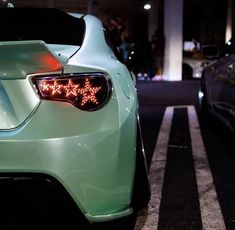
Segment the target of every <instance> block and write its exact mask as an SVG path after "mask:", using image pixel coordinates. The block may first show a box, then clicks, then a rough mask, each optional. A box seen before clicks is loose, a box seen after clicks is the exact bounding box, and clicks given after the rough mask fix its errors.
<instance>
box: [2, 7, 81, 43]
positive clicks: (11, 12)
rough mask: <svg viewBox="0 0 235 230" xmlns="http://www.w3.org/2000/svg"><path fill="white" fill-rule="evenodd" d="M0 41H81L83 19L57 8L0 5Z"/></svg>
mask: <svg viewBox="0 0 235 230" xmlns="http://www.w3.org/2000/svg"><path fill="white" fill-rule="evenodd" d="M0 28H1V29H0V41H24V40H42V41H44V42H46V43H50V44H66V45H78V46H81V45H82V41H83V37H84V33H85V22H84V20H83V19H80V18H75V17H73V16H70V15H68V14H67V13H65V12H63V11H61V10H57V9H35V8H0Z"/></svg>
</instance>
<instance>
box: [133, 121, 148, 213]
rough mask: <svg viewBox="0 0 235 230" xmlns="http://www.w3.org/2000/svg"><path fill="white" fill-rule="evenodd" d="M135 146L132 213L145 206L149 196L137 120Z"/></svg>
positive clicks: (146, 170)
mask: <svg viewBox="0 0 235 230" xmlns="http://www.w3.org/2000/svg"><path fill="white" fill-rule="evenodd" d="M136 145H137V146H136V170H135V179H134V188H133V195H132V206H133V208H134V211H139V210H140V209H142V208H144V207H145V206H147V204H148V202H149V200H150V195H151V191H150V184H149V175H148V169H147V163H146V157H145V151H144V145H143V140H142V134H141V127H140V123H139V119H138V124H137V144H136Z"/></svg>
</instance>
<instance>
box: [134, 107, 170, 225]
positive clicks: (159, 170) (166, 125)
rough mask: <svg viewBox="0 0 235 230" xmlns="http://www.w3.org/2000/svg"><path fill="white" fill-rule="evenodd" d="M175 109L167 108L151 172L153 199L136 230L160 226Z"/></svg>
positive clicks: (137, 222) (139, 220) (143, 211)
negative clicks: (163, 186)
mask: <svg viewBox="0 0 235 230" xmlns="http://www.w3.org/2000/svg"><path fill="white" fill-rule="evenodd" d="M173 112H174V108H173V107H167V108H166V111H165V114H164V117H163V121H162V124H161V127H160V131H159V135H158V138H157V142H156V146H155V149H154V153H153V158H152V162H151V166H150V171H149V178H150V184H151V191H152V194H151V199H150V202H149V205H148V207H147V208H145V209H144V210H142V212H141V213H140V214H139V216H138V218H137V221H136V225H135V230H140V229H141V230H152V229H156V228H157V225H158V219H159V216H158V213H159V209H160V202H161V196H162V195H161V194H162V185H163V179H164V174H165V167H166V160H167V147H168V141H169V136H170V135H169V134H170V130H171V124H172V117H173Z"/></svg>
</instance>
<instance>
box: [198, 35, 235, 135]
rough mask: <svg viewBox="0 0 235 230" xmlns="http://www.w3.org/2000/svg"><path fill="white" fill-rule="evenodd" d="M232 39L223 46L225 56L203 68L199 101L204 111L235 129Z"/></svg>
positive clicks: (234, 70) (234, 71)
mask: <svg viewBox="0 0 235 230" xmlns="http://www.w3.org/2000/svg"><path fill="white" fill-rule="evenodd" d="M232 43H233V39H231V40H230V41H229V42H228V43H227V44H225V46H224V48H223V56H222V57H220V58H219V59H218V60H216V61H215V62H212V63H211V64H209V65H208V66H207V67H206V68H205V69H204V70H203V76H202V79H201V87H200V91H199V101H200V105H201V109H202V111H203V112H204V113H207V112H210V113H212V114H213V115H215V116H216V117H218V118H219V119H220V120H221V121H222V122H223V123H224V124H225V125H226V126H228V127H229V129H230V130H232V131H235V94H234V90H235V52H234V51H235V50H234V46H233V45H232Z"/></svg>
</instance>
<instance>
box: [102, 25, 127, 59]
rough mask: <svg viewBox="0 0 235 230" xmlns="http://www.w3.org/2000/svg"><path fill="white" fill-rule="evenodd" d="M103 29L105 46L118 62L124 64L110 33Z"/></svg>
mask: <svg viewBox="0 0 235 230" xmlns="http://www.w3.org/2000/svg"><path fill="white" fill-rule="evenodd" d="M103 28H104V37H105V41H106V43H107V45H108V46H109V47H110V49H111V50H112V51H113V53H114V55H115V56H116V58H117V59H118V60H119V61H120V62H122V63H124V60H123V58H122V55H121V53H120V51H119V50H118V47H117V45H116V44H115V42H114V38H113V37H112V35H111V33H110V32H109V30H108V29H107V28H106V27H103Z"/></svg>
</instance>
